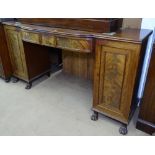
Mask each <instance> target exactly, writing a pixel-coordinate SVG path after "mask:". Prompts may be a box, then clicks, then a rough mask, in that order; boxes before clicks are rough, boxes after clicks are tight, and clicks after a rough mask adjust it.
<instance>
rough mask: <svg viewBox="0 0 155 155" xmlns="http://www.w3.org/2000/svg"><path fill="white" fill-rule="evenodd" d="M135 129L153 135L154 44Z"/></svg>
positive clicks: (154, 104) (154, 99)
mask: <svg viewBox="0 0 155 155" xmlns="http://www.w3.org/2000/svg"><path fill="white" fill-rule="evenodd" d="M136 127H137V129H139V130H142V131H144V132H147V133H149V134H153V133H155V43H154V46H153V51H152V56H151V61H150V66H149V70H148V75H147V80H146V85H145V90H144V96H143V98H142V103H141V105H140V111H139V117H138V121H137V125H136Z"/></svg>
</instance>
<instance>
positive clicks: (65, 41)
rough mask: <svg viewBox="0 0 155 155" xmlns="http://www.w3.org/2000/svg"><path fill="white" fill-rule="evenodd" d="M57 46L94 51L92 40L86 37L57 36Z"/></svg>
mask: <svg viewBox="0 0 155 155" xmlns="http://www.w3.org/2000/svg"><path fill="white" fill-rule="evenodd" d="M57 47H58V48H62V49H67V50H72V51H79V52H86V53H90V52H91V51H92V40H91V39H86V38H83V39H81V38H68V37H67V38H66V37H57Z"/></svg>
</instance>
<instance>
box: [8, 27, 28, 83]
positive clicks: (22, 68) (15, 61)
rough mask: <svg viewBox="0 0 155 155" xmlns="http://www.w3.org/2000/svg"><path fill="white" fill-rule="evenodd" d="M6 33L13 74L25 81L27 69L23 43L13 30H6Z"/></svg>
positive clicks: (18, 34)
mask: <svg viewBox="0 0 155 155" xmlns="http://www.w3.org/2000/svg"><path fill="white" fill-rule="evenodd" d="M6 33H7V41H8V46H9V53H10V58H11V63H12V68H13V74H14V75H15V76H17V77H19V78H22V79H24V80H26V79H27V69H26V62H25V55H24V49H23V43H22V40H21V37H20V33H19V32H17V31H15V30H9V29H7V30H6Z"/></svg>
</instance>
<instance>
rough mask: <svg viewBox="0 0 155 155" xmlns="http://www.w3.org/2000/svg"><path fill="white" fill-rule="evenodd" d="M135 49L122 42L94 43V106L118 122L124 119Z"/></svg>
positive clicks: (136, 55)
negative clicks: (95, 44)
mask: <svg viewBox="0 0 155 155" xmlns="http://www.w3.org/2000/svg"><path fill="white" fill-rule="evenodd" d="M106 43H107V44H106ZM119 44H120V45H121V46H119ZM122 45H123V46H122ZM120 47H121V48H120ZM122 47H123V48H122ZM139 52H140V48H139V46H136V45H132V48H130V46H128V45H127V44H126V43H125V44H124V43H123V42H121V43H116V42H113V41H108V42H105V44H104V42H103V44H97V49H96V65H95V77H94V79H95V81H94V92H95V93H94V104H93V108H94V109H97V110H99V111H101V112H103V113H104V114H106V115H108V116H110V117H112V118H114V119H117V120H119V121H121V122H124V123H127V122H128V117H129V113H130V107H131V102H132V95H133V89H134V84H135V78H136V73H137V67H138V60H139ZM97 82H98V83H97Z"/></svg>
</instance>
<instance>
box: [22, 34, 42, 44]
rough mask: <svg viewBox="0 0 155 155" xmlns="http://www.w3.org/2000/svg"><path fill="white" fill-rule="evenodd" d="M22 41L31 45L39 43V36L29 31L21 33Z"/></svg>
mask: <svg viewBox="0 0 155 155" xmlns="http://www.w3.org/2000/svg"><path fill="white" fill-rule="evenodd" d="M21 33H22V40H24V41H26V42H31V43H36V44H39V43H40V35H39V34H38V33H33V32H29V31H22V32H21Z"/></svg>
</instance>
